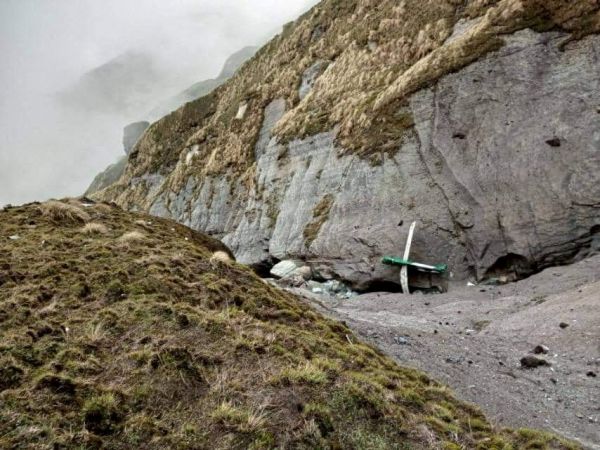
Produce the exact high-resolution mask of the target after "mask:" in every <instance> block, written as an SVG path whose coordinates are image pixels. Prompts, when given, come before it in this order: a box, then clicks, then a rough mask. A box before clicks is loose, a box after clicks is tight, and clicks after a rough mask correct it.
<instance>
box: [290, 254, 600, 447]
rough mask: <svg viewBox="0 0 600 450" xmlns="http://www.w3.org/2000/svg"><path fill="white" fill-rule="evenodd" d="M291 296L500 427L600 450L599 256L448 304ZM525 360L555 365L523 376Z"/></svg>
mask: <svg viewBox="0 0 600 450" xmlns="http://www.w3.org/2000/svg"><path fill="white" fill-rule="evenodd" d="M292 291H293V292H295V293H296V294H300V295H302V296H304V297H305V298H307V299H309V300H311V302H312V303H314V304H316V305H317V307H318V308H319V309H321V310H323V311H324V312H326V313H327V314H329V315H331V316H334V317H336V318H338V319H340V320H344V321H345V322H346V323H347V324H348V325H349V326H350V327H351V328H353V329H354V330H355V331H356V332H357V333H358V334H359V335H361V336H362V337H363V338H364V339H365V340H367V341H370V342H371V343H373V344H375V345H376V346H378V347H379V348H381V349H382V350H383V351H385V352H386V353H388V354H389V355H391V356H392V357H394V358H395V359H396V360H397V361H398V362H399V363H401V364H403V365H406V366H412V367H417V368H419V369H422V370H424V371H426V372H428V373H429V374H431V375H432V376H433V377H435V378H437V379H438V380H440V381H442V382H444V383H446V384H448V385H450V386H451V387H452V388H453V389H454V390H455V392H456V393H457V395H458V396H459V397H462V398H463V399H466V400H468V401H471V402H473V403H476V404H478V405H479V406H480V407H481V408H483V410H484V411H485V412H486V413H487V414H488V415H489V416H490V417H491V418H492V420H494V421H496V423H498V424H499V425H506V426H511V427H528V428H542V429H547V430H550V431H553V432H556V433H559V434H561V435H563V436H566V437H568V438H571V439H575V440H578V441H579V442H581V443H582V445H583V446H584V447H586V448H590V449H600V255H599V256H595V257H592V258H589V259H587V260H584V261H581V262H579V263H577V264H573V265H571V266H565V267H556V268H551V269H547V270H545V271H544V272H541V273H539V274H537V275H535V276H533V277H531V278H528V279H526V280H522V281H519V282H517V283H512V284H507V285H503V286H481V285H480V286H464V285H460V286H458V285H455V286H451V287H450V290H449V292H448V293H446V294H440V295H423V294H418V293H417V294H413V295H403V294H396V293H393V294H392V293H369V294H365V295H361V296H358V297H356V298H353V299H350V300H336V299H332V298H331V299H330V298H329V297H328V296H323V295H314V294H311V293H308V292H307V291H305V290H302V289H292ZM536 346H541V348H539V349H538V352H540V351H541V353H539V354H534V349H535V347H536ZM542 346H543V347H542ZM544 352H547V353H544ZM524 357H537V358H540V359H543V360H544V361H546V362H547V363H549V365H547V366H540V367H537V368H523V367H522V364H521V359H522V358H524ZM532 361H533V363H535V362H536V360H532Z"/></svg>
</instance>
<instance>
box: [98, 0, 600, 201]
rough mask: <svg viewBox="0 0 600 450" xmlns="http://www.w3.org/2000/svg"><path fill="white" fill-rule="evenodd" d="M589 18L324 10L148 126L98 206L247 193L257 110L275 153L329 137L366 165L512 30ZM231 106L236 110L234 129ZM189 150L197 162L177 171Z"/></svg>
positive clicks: (540, 3) (523, 0)
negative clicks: (178, 194) (224, 179)
mask: <svg viewBox="0 0 600 450" xmlns="http://www.w3.org/2000/svg"><path fill="white" fill-rule="evenodd" d="M599 8H600V7H599V5H598V3H597V1H595V0H578V1H576V2H564V1H562V0H547V1H546V0H467V1H466V2H465V1H462V0H461V1H458V0H400V1H398V0H324V1H322V2H321V3H319V4H318V5H317V6H315V7H314V8H312V9H311V10H310V11H309V12H307V13H306V14H304V15H303V16H302V17H301V18H299V19H298V20H297V21H295V22H293V23H291V24H288V25H287V26H286V27H284V30H283V32H282V33H281V34H280V35H279V36H277V37H276V38H274V39H273V40H272V41H271V42H270V43H268V44H267V45H266V46H265V47H264V48H262V49H261V50H260V51H259V52H258V53H257V54H256V56H255V57H254V58H253V59H252V60H251V61H250V62H249V63H247V64H245V65H244V66H243V67H242V69H241V70H240V71H239V72H238V73H237V74H236V75H235V76H234V77H233V78H232V79H231V80H230V81H229V82H228V83H226V84H225V85H223V86H221V87H220V88H219V89H217V90H216V91H215V92H213V93H212V94H210V95H208V96H206V97H203V98H201V99H198V100H196V101H194V102H191V103H189V104H187V105H185V106H184V107H182V108H181V109H179V110H178V111H176V112H174V113H172V114H171V115H169V116H167V117H165V118H163V119H162V120H160V121H159V122H157V123H155V124H153V125H152V126H151V127H150V128H149V130H148V131H147V132H146V133H145V135H144V136H143V137H142V139H141V140H140V143H139V145H138V146H137V148H136V151H135V152H134V154H132V155H131V157H130V163H129V165H128V168H127V172H126V175H125V177H124V178H123V179H122V180H121V181H120V184H116V185H113V186H112V187H110V188H108V189H107V190H105V191H104V192H102V193H99V194H98V195H97V197H98V198H103V199H107V200H115V201H117V202H118V203H120V204H121V205H125V206H130V205H136V206H138V207H141V208H148V207H149V206H150V205H151V204H152V200H153V198H148V196H147V194H148V192H147V188H146V187H145V185H144V183H139V184H136V185H135V186H132V185H131V184H130V183H129V181H130V180H131V179H132V178H134V177H137V176H143V175H146V174H149V173H156V172H159V173H162V174H164V175H165V176H166V178H167V179H166V181H165V184H164V189H171V190H173V191H177V190H179V189H180V188H181V187H182V186H183V185H184V184H185V183H186V182H187V179H188V178H189V176H194V177H196V178H199V179H201V178H203V177H207V176H213V175H221V174H223V173H229V174H230V175H235V176H237V177H238V179H239V180H240V181H241V182H242V183H243V184H244V185H247V187H248V188H250V187H251V186H252V183H253V177H254V173H255V166H254V145H255V143H256V141H257V138H258V134H259V131H260V129H261V125H262V121H263V115H264V109H265V107H266V106H267V105H268V104H269V103H270V102H271V101H273V100H274V99H276V98H283V99H285V102H286V105H287V109H288V111H287V113H286V114H285V116H284V117H283V119H282V120H281V121H280V122H279V123H278V124H277V126H276V129H275V132H276V135H277V136H278V137H279V139H280V141H281V142H287V141H289V140H290V139H295V138H301V137H305V136H308V135H314V134H317V133H320V132H323V131H327V130H332V129H334V128H335V127H337V130H338V135H337V140H338V143H339V144H340V151H341V152H350V153H355V154H358V155H360V156H361V157H364V158H368V159H369V160H371V161H372V162H373V163H376V162H377V161H379V160H380V158H381V154H382V153H383V152H388V153H389V152H396V151H398V149H399V148H400V144H401V142H402V140H403V139H404V138H405V136H406V135H407V133H411V132H412V128H413V126H414V120H413V118H412V114H411V112H410V109H408V108H407V107H406V99H407V96H408V95H410V94H411V93H412V92H414V91H416V90H418V89H420V88H422V87H423V86H427V85H428V84H430V83H433V82H435V81H436V80H437V79H438V78H439V77H441V76H443V75H445V74H447V73H449V72H451V71H454V70H457V69H460V68H461V67H464V66H465V65H467V64H469V63H471V62H472V61H474V60H476V59H478V58H481V57H482V56H484V55H485V54H486V53H488V52H489V51H491V50H494V49H497V48H498V47H499V46H501V45H502V42H503V41H502V39H503V36H504V35H506V34H508V33H512V32H514V31H516V30H518V29H522V28H526V27H532V28H534V29H536V30H539V31H543V30H548V29H563V30H565V31H572V32H573V38H574V39H575V38H579V37H581V36H583V35H585V34H588V33H593V32H598V30H599V29H600V16H599V13H598V10H599ZM469 19H479V22H478V23H477V24H476V25H475V26H474V27H473V28H472V29H470V30H469V31H468V32H467V33H466V34H464V35H463V36H461V37H459V38H458V39H456V40H454V41H452V42H449V41H448V37H449V36H451V34H452V33H453V31H454V27H455V25H456V24H457V22H458V21H459V20H469ZM317 61H331V62H332V64H329V66H328V67H327V69H326V70H325V71H324V72H323V73H322V75H321V76H320V77H319V78H318V79H317V81H316V83H315V85H314V87H313V90H312V92H311V93H310V94H309V95H308V96H307V97H305V98H304V99H302V100H300V98H299V95H298V87H299V86H300V83H301V80H302V74H303V73H304V71H305V70H306V69H307V68H309V67H311V66H312V65H313V64H314V63H315V62H317ZM240 105H246V106H247V110H246V113H245V115H244V117H243V119H236V118H235V117H236V113H237V112H238V110H239V107H240ZM192 149H194V150H193V152H194V154H195V155H196V156H195V157H194V158H193V160H192V161H187V162H186V159H187V158H186V157H187V155H188V154H190V152H191V151H192ZM188 162H189V164H188ZM158 194H160V191H159V192H157V193H156V194H155V195H158Z"/></svg>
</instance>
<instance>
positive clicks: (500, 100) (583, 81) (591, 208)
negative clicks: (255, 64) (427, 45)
mask: <svg viewBox="0 0 600 450" xmlns="http://www.w3.org/2000/svg"><path fill="white" fill-rule="evenodd" d="M568 37H569V36H568V35H567V34H564V33H559V32H548V33H538V32H535V31H532V30H530V29H525V30H522V31H519V32H517V33H514V34H512V35H510V36H506V37H505V45H504V46H503V47H502V48H501V49H500V50H498V51H496V52H492V53H490V54H488V55H487V56H486V57H484V58H482V59H480V60H478V61H476V62H474V63H472V64H471V65H469V66H467V67H466V68H464V69H462V70H460V71H458V72H456V73H453V74H449V75H447V76H445V77H443V78H441V79H440V80H439V81H438V82H437V83H436V84H435V85H434V86H432V87H430V88H427V89H424V90H421V91H418V92H417V93H415V94H413V95H412V96H410V98H409V101H408V108H409V111H410V114H411V115H412V116H413V119H414V127H413V128H411V129H410V130H408V131H407V132H406V134H405V137H404V140H403V143H402V145H401V146H400V148H398V149H397V151H395V152H391V153H390V152H387V153H382V154H381V155H378V158H376V159H375V160H373V159H371V160H367V159H365V158H361V157H359V156H358V155H355V154H351V153H347V152H344V149H342V148H340V147H339V145H338V144H337V143H336V133H337V130H336V129H334V130H331V131H329V132H325V133H319V134H317V135H314V136H310V137H308V138H305V139H297V140H292V141H291V142H290V143H289V144H283V143H280V142H279V140H278V139H277V138H275V137H273V134H272V129H273V127H274V126H275V125H276V123H277V122H278V121H279V120H280V119H281V118H282V117H283V115H284V113H285V102H284V101H283V100H282V99H276V100H273V102H272V103H271V104H270V105H269V106H268V107H267V108H266V109H265V112H264V119H263V126H262V131H261V132H260V135H259V138H258V141H257V144H256V146H255V160H256V163H255V175H254V177H253V180H252V181H251V182H250V183H248V180H241V179H239V177H236V176H235V174H234V172H233V170H231V171H230V172H226V173H225V174H224V175H221V176H216V175H208V176H204V177H202V178H196V177H195V176H191V177H189V179H188V180H187V181H186V182H185V183H183V186H184V188H183V189H180V188H179V189H174V188H173V186H174V185H175V184H174V183H173V179H172V177H171V179H169V178H168V177H166V178H164V179H163V177H162V175H161V176H159V175H154V176H152V175H146V176H144V177H143V179H139V178H133V179H132V180H131V182H130V183H129V187H128V188H127V189H129V191H127V194H126V196H121V197H120V201H121V203H124V204H125V205H126V206H127V203H128V202H130V205H129V206H130V207H131V206H132V204H133V201H134V199H136V201H137V203H140V204H142V205H145V207H146V208H148V209H150V211H151V212H152V213H153V214H157V215H163V216H170V217H174V218H175V219H177V220H178V221H180V222H182V223H185V224H187V225H190V226H191V227H193V228H196V229H200V230H204V231H206V232H208V233H211V234H213V235H216V236H218V237H220V238H221V239H222V240H223V242H225V243H226V244H227V245H228V246H229V247H230V248H232V250H233V251H234V252H235V254H236V256H237V258H238V260H239V261H241V262H243V263H249V264H257V263H260V262H261V261H266V260H268V259H270V258H273V257H274V258H276V259H278V260H282V259H289V258H291V259H302V260H306V261H307V263H309V264H310V265H311V266H312V267H313V269H315V270H316V271H321V272H324V273H328V274H330V275H332V276H334V277H339V278H342V279H345V280H348V281H350V282H351V284H352V285H353V287H354V288H358V289H367V288H368V287H369V286H370V285H373V283H378V282H381V281H386V280H387V281H394V282H396V281H397V269H393V268H389V267H386V266H383V265H381V264H380V258H381V257H382V256H383V255H386V254H392V255H398V254H400V253H401V250H402V248H403V246H404V241H405V239H406V234H407V231H408V225H409V224H410V222H412V221H413V220H416V221H418V223H419V226H418V229H417V234H416V238H415V241H414V244H413V252H412V258H413V259H415V260H418V261H422V262H430V263H441V262H445V263H446V262H447V263H448V264H449V266H450V268H451V271H452V276H453V277H454V278H455V279H456V278H457V279H463V278H467V277H474V278H477V279H482V278H485V277H490V276H495V275H497V274H502V275H508V276H509V278H510V277H513V278H520V277H523V276H526V275H529V274H531V273H534V272H536V271H539V270H541V269H543V268H544V267H547V266H550V265H555V264H562V263H568V262H571V261H574V260H577V259H581V258H582V257H584V256H586V255H588V254H589V253H591V252H593V251H594V249H595V248H597V247H598V239H599V237H598V232H599V231H600V226H599V217H600V209H599V208H600V188H599V186H600V179H599V177H600V153H599V152H600V120H599V119H600V115H599V110H598V107H599V105H600V71H599V70H598V67H599V65H598V55H599V53H600V38H599V37H598V36H596V35H591V36H588V37H585V38H583V39H581V40H578V41H573V42H568V43H567V42H566V41H567V39H568ZM563 44H565V45H564V48H563ZM179 164H181V162H180V163H179ZM148 180H152V188H151V189H148V190H144V189H142V190H141V191H140V193H139V196H137V197H136V196H135V195H131V191H132V190H135V189H137V188H136V186H138V185H139V183H148V182H149V181H148ZM163 180H164V181H163ZM161 182H162V184H161ZM150 191H152V192H154V194H149V192H150ZM117 198H118V199H119V197H117ZM140 199H141V202H140V201H139V200H140Z"/></svg>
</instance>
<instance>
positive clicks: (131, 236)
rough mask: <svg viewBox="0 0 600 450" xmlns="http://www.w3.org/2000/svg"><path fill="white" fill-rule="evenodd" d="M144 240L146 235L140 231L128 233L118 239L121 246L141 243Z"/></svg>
mask: <svg viewBox="0 0 600 450" xmlns="http://www.w3.org/2000/svg"><path fill="white" fill-rule="evenodd" d="M145 239H146V235H145V234H144V233H142V232H141V231H137V230H136V231H128V232H127V233H124V234H123V235H121V236H120V237H119V239H118V241H119V243H121V244H128V243H134V242H142V241H144V240H145Z"/></svg>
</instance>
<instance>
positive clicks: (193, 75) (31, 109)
mask: <svg viewBox="0 0 600 450" xmlns="http://www.w3.org/2000/svg"><path fill="white" fill-rule="evenodd" d="M315 3H317V0H285V1H282V0H169V1H165V0H101V1H98V0H0V55H1V57H2V64H0V205H3V204H6V203H13V204H19V203H23V202H26V201H33V200H45V199H48V198H51V197H53V198H58V197H63V196H74V195H79V194H81V193H82V192H83V191H84V190H85V188H86V187H87V186H88V185H89V183H90V182H91V180H92V179H93V177H94V175H95V174H97V173H98V172H100V171H101V170H103V169H104V168H105V166H107V165H108V164H110V163H112V162H115V160H116V159H117V158H118V157H119V156H120V155H121V154H122V146H121V133H122V128H123V126H125V125H126V124H127V123H129V122H131V121H135V120H139V119H140V118H142V116H143V114H144V111H140V117H136V114H132V112H131V111H128V112H127V113H123V114H121V115H119V114H117V115H114V114H113V115H106V114H98V113H95V112H92V111H89V112H84V113H83V114H81V113H77V114H75V113H73V111H68V110H65V108H64V107H62V106H60V105H59V104H58V102H57V100H56V93H57V92H60V91H61V90H63V89H67V88H68V87H69V86H72V85H73V84H74V83H75V82H76V81H77V80H78V79H79V78H80V77H81V76H82V75H83V74H84V73H86V72H88V71H90V70H93V69H94V68H96V67H98V66H100V65H102V64H103V63H106V62H107V61H109V60H111V59H112V58H115V57H117V56H119V55H122V54H123V53H125V52H127V51H136V52H143V53H146V54H149V55H151V57H152V58H153V60H155V61H156V63H157V64H158V66H159V68H160V69H161V70H163V71H166V73H168V74H169V76H168V77H166V80H167V81H168V82H166V84H164V85H162V86H160V88H157V92H156V96H157V98H156V102H157V104H158V103H159V102H160V101H161V100H165V99H166V98H168V97H169V96H170V95H174V94H176V93H178V92H179V91H181V90H183V89H185V88H187V87H188V86H189V85H191V84H193V83H194V82H196V81H200V80H203V79H207V78H213V77H215V76H216V75H217V74H218V73H219V71H220V69H221V67H222V65H223V63H224V61H225V59H226V58H227V57H228V56H229V55H230V54H232V53H234V52H235V51H237V50H239V49H240V48H242V47H245V46H247V45H257V44H262V43H264V42H265V41H266V40H267V39H268V38H269V37H271V36H272V35H274V34H275V33H277V32H279V30H280V27H281V25H283V24H284V23H286V22H288V21H290V20H293V19H295V18H296V17H298V16H299V15H300V14H301V13H302V12H303V11H305V10H307V9H308V8H309V7H310V6H312V5H314V4H315Z"/></svg>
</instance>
